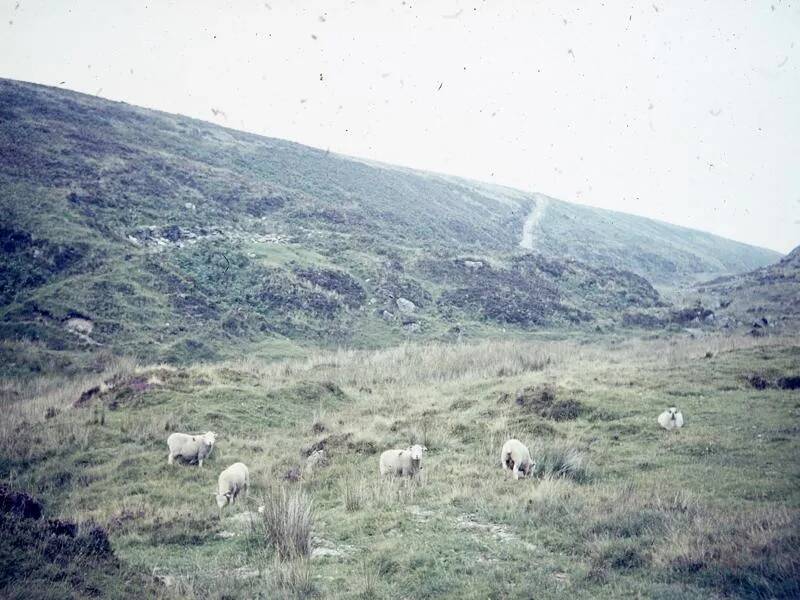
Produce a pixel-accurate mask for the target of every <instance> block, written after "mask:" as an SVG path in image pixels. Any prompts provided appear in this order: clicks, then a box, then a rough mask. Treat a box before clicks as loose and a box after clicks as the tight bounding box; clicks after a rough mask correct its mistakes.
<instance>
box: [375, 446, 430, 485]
mask: <svg viewBox="0 0 800 600" xmlns="http://www.w3.org/2000/svg"><path fill="white" fill-rule="evenodd" d="M426 450H427V448H426V447H425V446H420V445H419V444H414V445H413V446H409V447H408V448H405V449H404V450H400V449H395V450H386V451H385V452H384V453H383V454H381V460H380V468H381V475H394V476H397V477H414V476H415V475H416V474H417V473H419V472H420V471H421V470H422V453H423V452H425V451H426Z"/></svg>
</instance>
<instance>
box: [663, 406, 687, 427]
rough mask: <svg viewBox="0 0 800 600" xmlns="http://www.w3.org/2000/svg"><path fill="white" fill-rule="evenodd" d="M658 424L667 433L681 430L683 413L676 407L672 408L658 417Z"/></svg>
mask: <svg viewBox="0 0 800 600" xmlns="http://www.w3.org/2000/svg"><path fill="white" fill-rule="evenodd" d="M658 424H659V425H661V427H663V428H664V429H666V430H667V431H671V430H672V429H680V428H681V427H683V413H681V412H680V411H679V410H678V409H677V408H676V407H675V406H671V407H670V408H668V409H667V410H665V411H664V412H662V413H661V414H660V415H658Z"/></svg>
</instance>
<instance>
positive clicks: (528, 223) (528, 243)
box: [519, 194, 550, 250]
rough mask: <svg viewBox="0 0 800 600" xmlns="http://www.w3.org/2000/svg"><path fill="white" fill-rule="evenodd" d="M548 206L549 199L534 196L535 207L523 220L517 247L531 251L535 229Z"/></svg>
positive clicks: (540, 195) (537, 195)
mask: <svg viewBox="0 0 800 600" xmlns="http://www.w3.org/2000/svg"><path fill="white" fill-rule="evenodd" d="M548 204H550V199H549V198H548V197H547V196H543V195H542V194H536V205H535V206H534V207H533V210H532V211H531V213H530V214H529V215H528V217H527V218H526V219H525V224H524V225H523V226H522V239H521V240H520V241H519V245H520V246H521V247H522V248H527V249H528V250H533V240H534V237H535V235H536V229H537V228H538V227H539V223H540V221H541V220H542V217H544V213H545V212H546V211H547V205H548Z"/></svg>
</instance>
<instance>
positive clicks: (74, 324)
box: [64, 317, 94, 335]
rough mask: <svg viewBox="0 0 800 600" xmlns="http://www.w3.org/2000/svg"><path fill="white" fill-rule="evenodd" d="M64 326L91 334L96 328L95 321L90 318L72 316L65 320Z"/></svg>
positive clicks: (70, 329)
mask: <svg viewBox="0 0 800 600" xmlns="http://www.w3.org/2000/svg"><path fill="white" fill-rule="evenodd" d="M64 327H65V328H66V329H68V330H69V331H74V332H76V333H82V334H84V335H89V334H90V333H92V331H93V330H94V323H93V322H92V321H91V320H89V319H84V318H81V317H72V318H71V319H67V320H66V321H64Z"/></svg>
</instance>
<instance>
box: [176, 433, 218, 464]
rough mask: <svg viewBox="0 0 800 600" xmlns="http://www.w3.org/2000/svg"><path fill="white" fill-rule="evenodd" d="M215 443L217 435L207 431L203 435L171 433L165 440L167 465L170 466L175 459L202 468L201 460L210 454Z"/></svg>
mask: <svg viewBox="0 0 800 600" xmlns="http://www.w3.org/2000/svg"><path fill="white" fill-rule="evenodd" d="M216 441H217V434H216V433H214V432H213V431H207V432H206V433H204V434H203V435H190V434H188V433H173V434H172V435H170V436H169V437H168V438H167V446H169V458H168V459H167V463H169V464H172V463H173V462H174V460H175V459H176V458H182V459H183V460H185V461H188V462H197V464H199V465H200V466H201V467H202V466H203V460H205V459H206V458H208V455H209V454H211V450H213V449H214V442H216Z"/></svg>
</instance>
